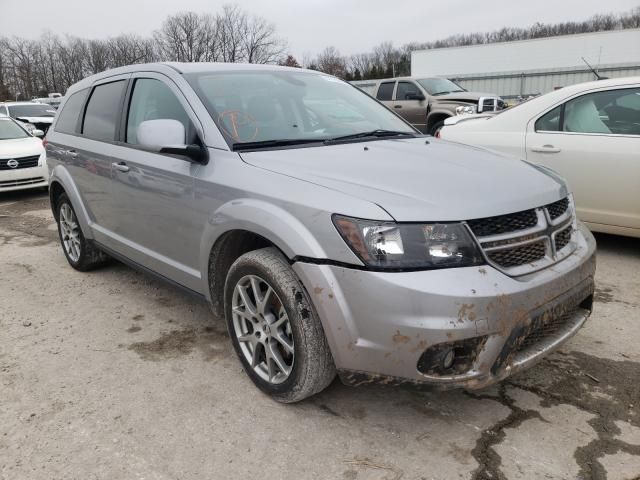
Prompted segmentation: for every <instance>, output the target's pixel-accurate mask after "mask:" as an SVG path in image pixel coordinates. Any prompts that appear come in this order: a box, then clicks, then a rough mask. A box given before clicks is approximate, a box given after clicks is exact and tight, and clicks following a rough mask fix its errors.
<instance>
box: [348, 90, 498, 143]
mask: <svg viewBox="0 0 640 480" xmlns="http://www.w3.org/2000/svg"><path fill="white" fill-rule="evenodd" d="M351 83H352V85H355V86H356V87H358V88H359V89H361V90H363V91H364V92H366V93H368V94H369V95H371V96H372V97H374V98H376V99H378V100H380V101H381V102H382V103H383V104H384V105H386V106H387V107H389V108H391V109H393V110H394V111H395V112H396V113H397V114H398V115H400V116H401V117H403V118H404V119H405V120H406V121H408V122H409V123H411V124H412V125H413V126H414V127H416V128H417V129H418V130H420V131H421V132H423V133H429V134H431V135H435V134H436V132H437V131H438V130H439V129H440V128H441V127H442V126H443V125H444V121H445V120H446V119H447V118H449V117H452V116H454V115H463V114H474V113H487V112H495V111H498V110H503V109H504V108H506V104H505V103H504V101H503V100H502V99H501V98H500V97H498V96H497V95H494V94H492V93H478V92H467V91H466V90H465V89H464V88H462V87H461V86H460V85H458V84H456V83H455V82H452V81H451V80H448V79H446V78H440V77H398V78H386V79H382V80H361V81H356V82H351Z"/></svg>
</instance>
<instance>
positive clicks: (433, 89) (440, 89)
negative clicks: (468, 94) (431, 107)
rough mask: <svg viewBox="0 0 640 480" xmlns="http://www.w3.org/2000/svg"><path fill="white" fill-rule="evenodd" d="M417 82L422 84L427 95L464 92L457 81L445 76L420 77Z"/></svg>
mask: <svg viewBox="0 0 640 480" xmlns="http://www.w3.org/2000/svg"><path fill="white" fill-rule="evenodd" d="M418 83H419V84H420V85H422V88H424V89H425V90H426V91H427V92H428V93H429V95H444V94H445V93H453V92H464V91H465V89H464V88H462V87H461V86H460V85H458V84H457V83H454V82H452V81H451V80H449V79H447V78H421V79H419V80H418Z"/></svg>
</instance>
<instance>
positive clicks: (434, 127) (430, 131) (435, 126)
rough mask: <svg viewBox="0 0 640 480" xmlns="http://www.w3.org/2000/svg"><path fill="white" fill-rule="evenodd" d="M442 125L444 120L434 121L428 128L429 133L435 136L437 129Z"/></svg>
mask: <svg viewBox="0 0 640 480" xmlns="http://www.w3.org/2000/svg"><path fill="white" fill-rule="evenodd" d="M443 126H444V120H440V121H439V122H436V123H435V124H434V125H432V127H431V128H430V129H429V135H431V136H432V137H435V136H436V133H438V130H440V129H441V128H442V127H443Z"/></svg>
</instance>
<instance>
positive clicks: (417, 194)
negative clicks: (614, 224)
mask: <svg viewBox="0 0 640 480" xmlns="http://www.w3.org/2000/svg"><path fill="white" fill-rule="evenodd" d="M240 155H241V157H242V159H243V160H244V161H245V162H247V163H249V164H251V165H254V166H256V167H260V168H264V169H267V170H270V171H273V172H278V173H281V174H283V175H287V176H290V177H295V178H298V179H301V180H306V181H308V182H311V183H314V184H317V185H321V186H324V187H326V188H329V189H332V190H337V191H340V192H342V193H345V194H347V195H351V196H352V197H357V198H360V199H364V200H368V201H370V202H372V203H375V204H377V205H379V206H380V207H382V208H383V209H385V210H386V211H387V212H388V213H389V214H390V215H391V216H392V217H393V218H395V219H396V220H397V221H405V222H422V221H454V220H469V219H473V218H481V217H489V216H493V215H501V214H505V213H512V212H517V211H520V210H526V209H528V208H532V207H537V206H540V205H545V204H547V203H551V202H554V201H556V200H559V199H560V198H562V197H563V196H565V195H567V189H566V186H565V185H564V184H562V183H559V182H558V181H557V180H554V179H553V178H551V177H550V176H548V175H546V174H544V173H542V172H540V171H539V170H537V169H535V168H534V167H532V166H530V165H528V164H526V163H525V162H522V161H519V160H515V159H513V158H508V157H504V156H500V155H497V154H494V153H490V152H488V151H486V150H482V149H479V148H475V147H468V146H464V145H458V144H453V143H448V142H445V141H441V140H437V139H434V138H431V137H429V139H428V140H426V139H425V138H424V137H422V138H412V139H397V140H379V141H372V142H361V143H350V144H343V145H330V146H323V147H309V148H294V149H285V150H271V151H256V152H242V153H241V154H240ZM335 213H342V214H345V215H349V205H344V211H342V212H335Z"/></svg>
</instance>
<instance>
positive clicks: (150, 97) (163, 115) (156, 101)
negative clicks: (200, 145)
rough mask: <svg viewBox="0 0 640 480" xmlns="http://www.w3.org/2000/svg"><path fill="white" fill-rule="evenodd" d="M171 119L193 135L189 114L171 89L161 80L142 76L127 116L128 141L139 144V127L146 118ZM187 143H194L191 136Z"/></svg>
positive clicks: (135, 88) (137, 82)
mask: <svg viewBox="0 0 640 480" xmlns="http://www.w3.org/2000/svg"><path fill="white" fill-rule="evenodd" d="M158 119H171V120H177V121H179V122H180V123H182V125H184V130H185V132H187V135H188V136H189V137H191V136H192V135H193V134H194V129H193V128H192V127H191V122H190V121H189V116H188V115H187V112H186V111H185V109H184V108H183V107H182V104H181V103H180V101H179V100H178V98H177V97H176V96H175V95H174V93H173V92H172V91H171V89H170V88H169V87H168V86H166V85H165V84H164V83H162V82H161V81H160V80H155V79H151V78H141V79H138V80H136V83H135V86H134V87H133V95H132V96H131V103H130V106H129V116H128V118H127V139H126V142H127V143H131V144H137V143H138V138H137V132H138V127H139V126H140V124H141V123H142V122H144V121H145V120H158ZM187 143H194V142H193V138H189V139H188V141H187Z"/></svg>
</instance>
